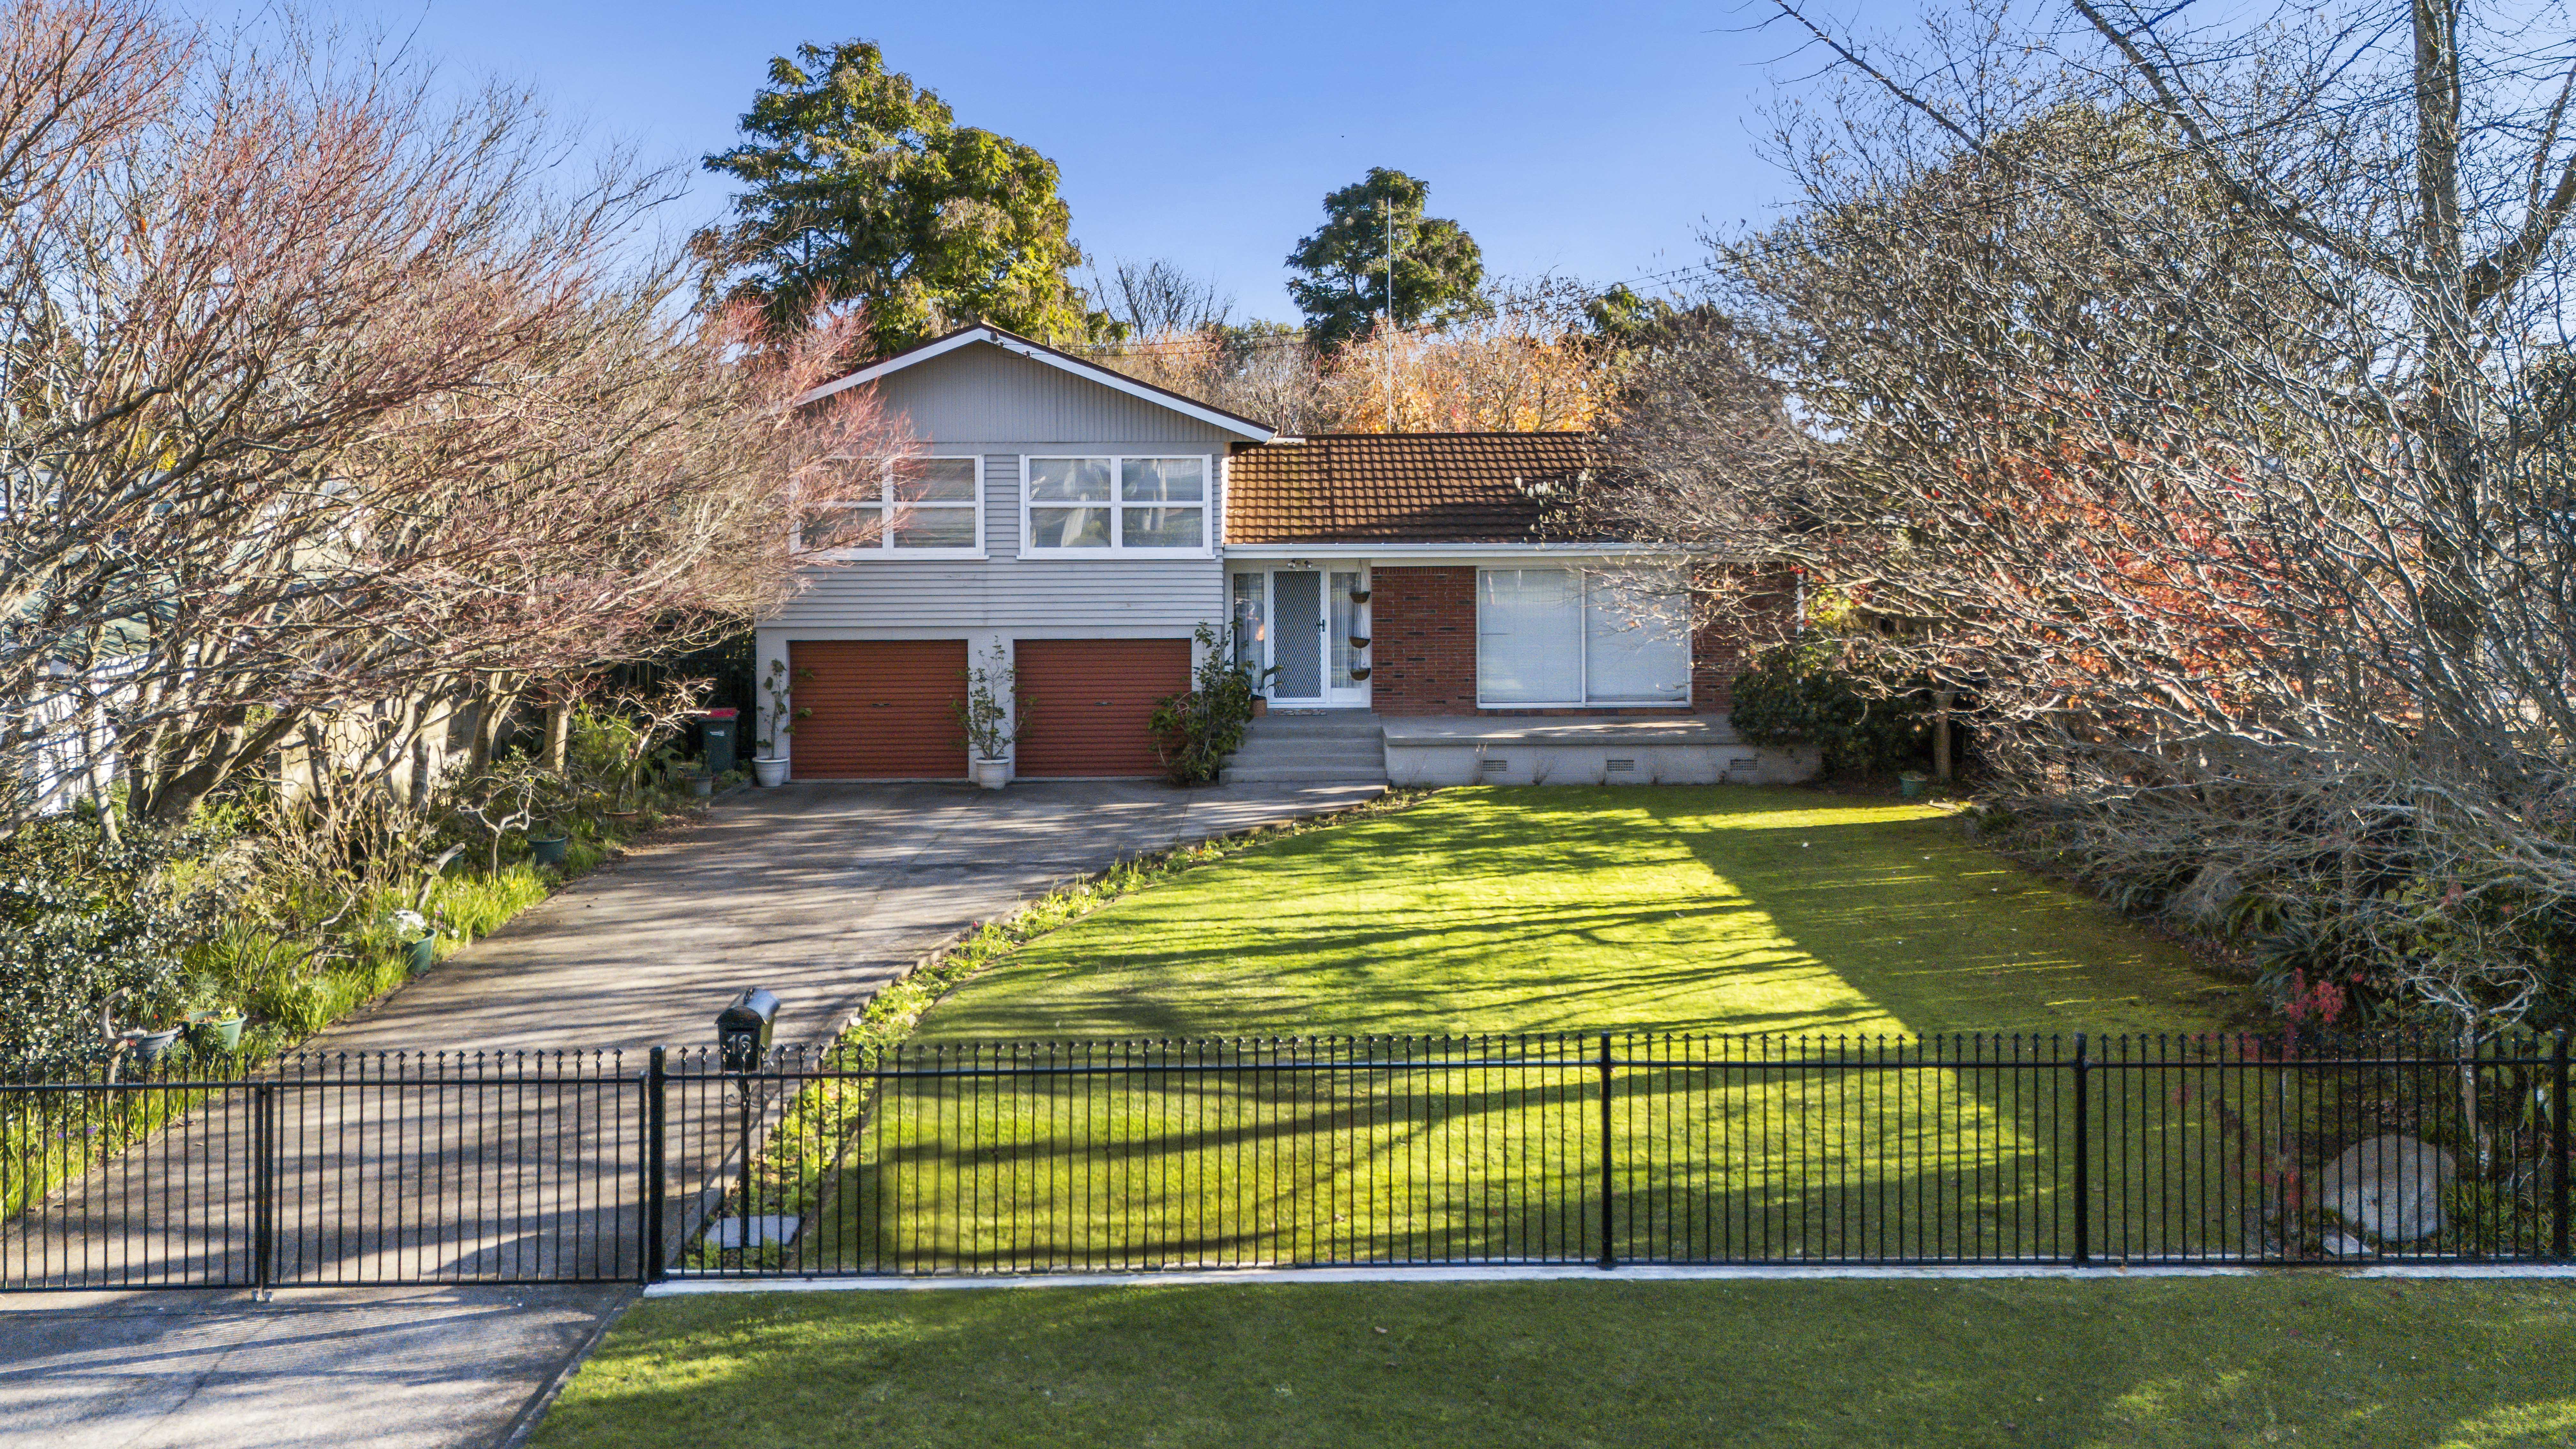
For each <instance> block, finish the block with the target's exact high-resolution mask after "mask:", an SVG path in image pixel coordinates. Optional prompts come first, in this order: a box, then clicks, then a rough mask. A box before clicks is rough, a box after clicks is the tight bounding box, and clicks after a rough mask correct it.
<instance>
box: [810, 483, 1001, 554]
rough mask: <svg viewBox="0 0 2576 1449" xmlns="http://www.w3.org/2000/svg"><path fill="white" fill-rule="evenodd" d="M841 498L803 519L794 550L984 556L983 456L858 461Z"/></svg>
mask: <svg viewBox="0 0 2576 1449" xmlns="http://www.w3.org/2000/svg"><path fill="white" fill-rule="evenodd" d="M839 495H840V496H838V497H836V498H834V499H833V500H831V501H830V502H828V503H820V504H816V505H815V506H814V507H813V508H812V509H811V510H810V511H809V512H808V513H807V514H806V517H805V520H804V523H803V525H802V527H800V528H799V530H798V532H797V539H796V546H797V549H798V551H799V552H802V553H806V554H808V555H810V556H815V557H821V558H831V559H857V558H981V557H982V556H983V553H984V460H983V459H981V458H892V459H887V458H866V459H857V460H854V461H852V463H851V464H850V468H849V472H848V473H847V474H846V475H845V481H844V482H843V483H842V485H841V488H840V490H839Z"/></svg>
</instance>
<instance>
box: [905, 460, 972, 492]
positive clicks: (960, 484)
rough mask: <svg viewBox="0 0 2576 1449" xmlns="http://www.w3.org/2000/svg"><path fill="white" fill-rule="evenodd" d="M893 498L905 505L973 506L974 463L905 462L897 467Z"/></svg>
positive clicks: (949, 461)
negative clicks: (958, 504)
mask: <svg viewBox="0 0 2576 1449" xmlns="http://www.w3.org/2000/svg"><path fill="white" fill-rule="evenodd" d="M894 496H895V499H896V501H898V502H902V503H972V502H974V501H975V460H974V459H972V458H906V459H905V460H904V461H903V462H901V463H898V464H896V465H895V474H894Z"/></svg>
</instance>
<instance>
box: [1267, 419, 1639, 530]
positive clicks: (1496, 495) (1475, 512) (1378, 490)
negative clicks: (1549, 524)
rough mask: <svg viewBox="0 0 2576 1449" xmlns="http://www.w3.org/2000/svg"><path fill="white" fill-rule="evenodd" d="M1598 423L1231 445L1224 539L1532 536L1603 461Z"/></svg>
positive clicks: (1331, 435)
mask: <svg viewBox="0 0 2576 1449" xmlns="http://www.w3.org/2000/svg"><path fill="white" fill-rule="evenodd" d="M1598 452H1599V441H1598V439H1597V438H1596V437H1595V436H1594V435H1593V434H1591V433H1325V434H1317V435H1314V436H1311V437H1307V438H1303V439H1280V440H1278V441H1275V442H1269V443H1264V444H1262V445H1261V446H1259V447H1252V448H1245V449H1243V450H1241V451H1239V452H1237V453H1236V454H1235V455H1234V458H1233V461H1232V462H1231V464H1230V465H1229V466H1228V468H1227V492H1226V514H1225V540H1226V542H1227V543H1229V544H1237V543H1242V544H1260V543H1375V544H1396V543H1535V542H1537V541H1538V539H1539V532H1538V527H1539V523H1540V521H1541V519H1542V518H1543V517H1544V516H1545V514H1546V511H1547V509H1548V508H1549V506H1550V505H1551V504H1552V503H1554V502H1557V501H1561V499H1562V497H1563V495H1564V491H1565V490H1566V489H1567V488H1569V487H1571V486H1572V485H1573V484H1574V483H1575V482H1577V481H1578V480H1579V479H1580V478H1581V477H1582V476H1583V475H1584V474H1585V473H1587V472H1588V471H1590V470H1591V469H1593V468H1595V467H1597V466H1599V463H1598Z"/></svg>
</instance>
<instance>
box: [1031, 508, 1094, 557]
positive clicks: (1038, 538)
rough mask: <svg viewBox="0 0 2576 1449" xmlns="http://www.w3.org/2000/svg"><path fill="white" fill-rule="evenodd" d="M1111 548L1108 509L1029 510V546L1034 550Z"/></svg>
mask: <svg viewBox="0 0 2576 1449" xmlns="http://www.w3.org/2000/svg"><path fill="white" fill-rule="evenodd" d="M1108 546H1109V510H1108V509H1106V508H1032V509H1030V510H1029V547H1031V548H1107V547H1108Z"/></svg>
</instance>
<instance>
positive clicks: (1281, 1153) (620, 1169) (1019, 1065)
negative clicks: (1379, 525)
mask: <svg viewBox="0 0 2576 1449" xmlns="http://www.w3.org/2000/svg"><path fill="white" fill-rule="evenodd" d="M2568 1075H2569V1067H2568V1056H2567V1043H2566V1040H2565V1038H2564V1037H2563V1036H2560V1037H2554V1038H2546V1039H2537V1038H2507V1039H2501V1040H2492V1041H2488V1042H2485V1043H2481V1044H2479V1045H2478V1046H2476V1047H2475V1048H2474V1049H2470V1050H2460V1049H2456V1048H2453V1047H2449V1046H2445V1045H2442V1044H2439V1043H2434V1042H2430V1041H2427V1040H2424V1039H2416V1038H2397V1039H2390V1040H2387V1041H2382V1042H2375V1043H2357V1044H2353V1043H2348V1044H2346V1045H2345V1049H2344V1050H2342V1051H2340V1052H2339V1053H2337V1054H2335V1055H2330V1056H2329V1055H2318V1054H2314V1053H2303V1052H2299V1051H2296V1050H2293V1049H2291V1048H2289V1047H2288V1046H2286V1045H2285V1044H2284V1043H2282V1042H2281V1041H2279V1040H2278V1039H2273V1038H2259V1039H2258V1038H2253V1037H2244V1036H2226V1037H2217V1036H2195V1037H2116V1038H2107V1039H2090V1040H2088V1039H2087V1038H2085V1037H2082V1036H2075V1037H2067V1038H2058V1037H2027V1036H1973V1037H1942V1038H1920V1039H1917V1038H1905V1039H1897V1038H1892V1037H1891V1038H1877V1037H1871V1038H1813V1037H1808V1038H1781V1037H1683V1036H1665V1035H1648V1034H1609V1035H1570V1034H1569V1035H1548V1036H1511V1037H1499V1036H1497V1037H1442V1038H1422V1037H1378V1038H1349V1037H1337V1038H1293V1039H1292V1038H1275V1039H1261V1040H1223V1041H1158V1042H1138V1041H1129V1042H1106V1043H999V1044H996V1043H967V1044H956V1045H948V1044H926V1045H920V1046H911V1047H905V1048H901V1049H898V1050H896V1051H893V1052H891V1053H888V1054H885V1055H883V1056H882V1057H868V1058H860V1057H856V1056H853V1055H848V1054H842V1053H837V1052H829V1051H824V1052H817V1051H810V1050H797V1049H782V1050H780V1051H777V1052H773V1053H771V1054H770V1055H768V1056H767V1057H765V1058H764V1059H763V1060H762V1061H761V1062H760V1063H759V1064H758V1070H755V1071H750V1072H727V1071H725V1070H723V1067H722V1063H720V1062H719V1061H718V1060H716V1059H715V1057H714V1055H713V1054H712V1053H710V1052H700V1051H695V1050H692V1051H667V1052H666V1051H658V1050H657V1051H655V1052H653V1053H651V1055H650V1057H649V1059H648V1060H646V1061H644V1062H641V1063H637V1064H635V1065H632V1066H630V1065H629V1064H628V1063H627V1062H625V1061H622V1060H621V1059H619V1058H617V1057H615V1056H594V1057H572V1056H548V1057H514V1058H506V1059H504V1058H459V1057H454V1056H448V1057H411V1058H403V1057H398V1056H397V1057H378V1058H367V1059H363V1060H362V1059H359V1058H354V1057H350V1058H328V1059H323V1058H310V1059H298V1060H297V1061H294V1062H290V1063H288V1064H286V1065H285V1066H283V1067H280V1068H276V1069H272V1070H270V1071H267V1072H264V1073H262V1074H260V1075H259V1076H256V1077H253V1078H249V1079H243V1080H223V1079H217V1078H191V1077H189V1076H187V1075H185V1074H184V1073H182V1074H179V1075H175V1076H170V1077H168V1079H149V1080H144V1081H123V1082H115V1083H108V1082H103V1081H99V1082H82V1083H16V1084H12V1083H7V1082H0V1129H5V1132H6V1133H7V1136H6V1137H5V1139H0V1209H8V1210H10V1211H11V1212H12V1214H13V1215H12V1216H11V1218H10V1221H9V1223H8V1225H7V1228H6V1231H5V1233H4V1234H0V1287H10V1288H25V1287H100V1286H112V1285H157V1284H171V1285H183V1284H240V1285H245V1286H267V1285H287V1284H307V1283H410V1282H467V1281H474V1282H530V1281H592V1280H609V1279H651V1278H654V1277H660V1276H665V1275H714V1276H725V1277H755V1278H756V1277H770V1276H793V1277H802V1276H827V1275H866V1274H922V1273H973V1274H991V1273H1035V1272H1056V1271H1082V1270H1091V1271H1098V1270H1116V1271H1151V1270H1156V1269H1171V1268H1201V1267H1251V1266H1270V1265H1327V1264H1334V1265H1399V1264H1480V1263H1490V1264H1506V1263H1556V1264H1569V1265H1573V1264H1604V1265H1609V1264H1619V1263H1712V1264H1722V1263H1805V1264H1872V1263H1877V1264H1905V1263H2023V1264H2050V1263H2058V1264H2088V1263H2110V1262H2119V1263H2133V1264H2157V1263H2196V1262H2233V1263H2346V1264H2349V1263H2353V1262H2358V1261H2382V1260H2392V1259H2393V1260H2401V1261H2453V1262H2457V1261H2530V1260H2550V1259H2563V1258H2565V1257H2567V1256H2568V1247H2569V1244H2568V1228H2569V1219H2568V1206H2569V1203H2568V1198H2569V1187H2568V1167H2569V1144H2568V1123H2567V1118H2566V1114H2565V1112H2564V1111H2563V1110H2562V1109H2561V1108H2562V1104H2563V1103H2564V1102H2565V1099H2566V1091H2567V1086H2568ZM129 1144H130V1145H129Z"/></svg>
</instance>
